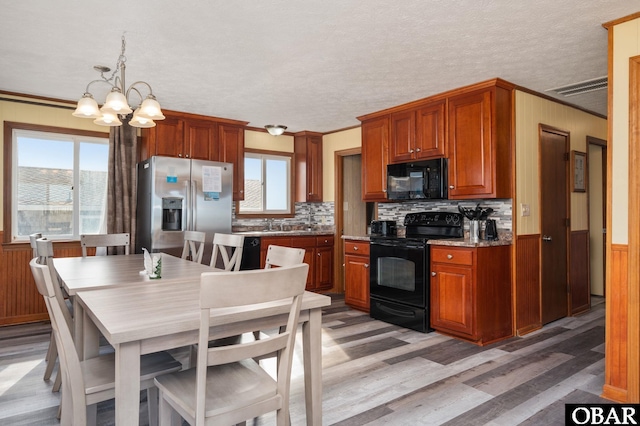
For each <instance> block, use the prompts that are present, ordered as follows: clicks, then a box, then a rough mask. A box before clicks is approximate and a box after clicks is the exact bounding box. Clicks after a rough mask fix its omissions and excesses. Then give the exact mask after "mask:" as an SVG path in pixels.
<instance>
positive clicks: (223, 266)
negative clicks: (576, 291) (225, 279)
mask: <svg viewBox="0 0 640 426" xmlns="http://www.w3.org/2000/svg"><path fill="white" fill-rule="evenodd" d="M243 246H244V236H243V235H234V234H221V233H218V232H216V233H215V234H214V236H213V252H212V253H211V263H210V264H209V266H211V267H212V268H214V269H216V270H218V271H232V270H233V271H238V270H240V260H241V259H242V247H243Z"/></svg>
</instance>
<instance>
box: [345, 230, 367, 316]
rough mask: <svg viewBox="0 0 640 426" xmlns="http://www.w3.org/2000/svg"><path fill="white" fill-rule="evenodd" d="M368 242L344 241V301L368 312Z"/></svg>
mask: <svg viewBox="0 0 640 426" xmlns="http://www.w3.org/2000/svg"><path fill="white" fill-rule="evenodd" d="M369 270H370V269H369V242H368V241H360V240H345V241H344V280H345V283H344V303H346V304H347V305H349V306H351V307H352V308H355V309H359V310H362V311H365V312H369Z"/></svg>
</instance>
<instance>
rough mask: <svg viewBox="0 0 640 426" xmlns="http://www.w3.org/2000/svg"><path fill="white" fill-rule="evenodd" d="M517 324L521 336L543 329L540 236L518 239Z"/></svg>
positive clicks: (517, 330)
mask: <svg viewBox="0 0 640 426" xmlns="http://www.w3.org/2000/svg"><path fill="white" fill-rule="evenodd" d="M515 305H516V309H515V323H516V333H517V334H518V335H519V336H522V335H524V334H527V333H530V332H532V331H534V330H537V329H539V328H541V327H542V316H541V312H540V235H539V234H536V235H520V236H518V237H517V238H516V279H515Z"/></svg>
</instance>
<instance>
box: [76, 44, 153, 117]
mask: <svg viewBox="0 0 640 426" xmlns="http://www.w3.org/2000/svg"><path fill="white" fill-rule="evenodd" d="M125 47H126V43H125V39H124V35H123V36H122V51H121V53H120V56H119V57H118V62H117V63H116V68H115V70H114V71H113V73H112V74H111V76H110V77H107V76H105V73H109V72H110V71H111V68H109V67H105V66H102V65H96V66H94V67H93V69H95V70H96V71H98V72H99V73H100V79H99V80H93V81H91V82H89V84H87V88H86V89H85V91H84V92H85V93H84V94H83V95H82V98H80V100H79V101H78V106H77V107H76V110H75V111H74V112H73V116H74V117H80V118H93V119H94V120H93V122H94V123H96V124H99V125H101V126H120V125H122V121H120V118H122V116H126V115H127V114H130V113H131V112H133V109H132V108H131V107H130V106H129V105H130V104H129V95H131V94H133V93H135V94H136V95H137V97H139V98H140V103H139V104H138V106H137V107H136V108H135V112H133V117H132V118H131V120H130V121H129V124H130V125H131V126H133V127H145V128H146V127H154V126H155V125H156V123H155V122H154V121H153V120H164V115H163V114H162V110H161V109H160V104H159V103H158V101H157V100H156V97H155V96H154V95H153V90H152V89H151V86H150V85H149V84H148V83H146V82H144V81H136V82H135V83H132V84H131V86H129V88H127V89H126V91H125V87H126V86H125V80H124V72H125V68H126V67H125V62H126V61H127V58H126V57H125V56H124V51H125ZM118 72H120V75H118ZM94 83H106V84H108V85H109V86H111V91H110V92H109V94H108V95H107V98H106V100H105V102H104V105H102V108H99V107H98V103H97V102H96V100H95V99H94V98H93V95H92V94H91V93H90V92H89V87H90V86H91V85H92V84H94ZM144 87H146V90H144ZM139 88H142V89H143V90H144V91H145V92H146V91H148V92H149V93H148V94H147V96H146V98H145V97H143V95H142V93H143V92H141V91H140V90H139Z"/></svg>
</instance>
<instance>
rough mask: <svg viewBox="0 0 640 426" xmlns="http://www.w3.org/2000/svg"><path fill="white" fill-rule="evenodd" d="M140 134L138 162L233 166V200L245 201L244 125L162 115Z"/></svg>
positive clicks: (169, 113)
mask: <svg viewBox="0 0 640 426" xmlns="http://www.w3.org/2000/svg"><path fill="white" fill-rule="evenodd" d="M165 117H166V118H165V119H164V120H158V121H156V126H155V127H151V128H148V129H143V130H142V138H141V143H140V144H139V149H138V160H139V161H142V160H146V159H147V158H149V157H151V156H153V155H163V156H167V157H179V158H191V159H196V160H210V161H223V162H228V163H233V176H234V182H233V199H234V200H235V201H238V200H242V199H244V127H245V125H246V124H247V122H244V121H236V120H228V119H224V118H217V117H208V116H204V115H197V114H187V113H183V112H177V111H165Z"/></svg>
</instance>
